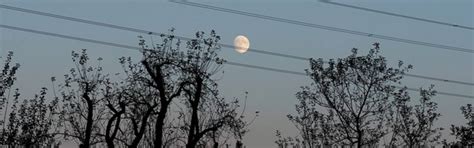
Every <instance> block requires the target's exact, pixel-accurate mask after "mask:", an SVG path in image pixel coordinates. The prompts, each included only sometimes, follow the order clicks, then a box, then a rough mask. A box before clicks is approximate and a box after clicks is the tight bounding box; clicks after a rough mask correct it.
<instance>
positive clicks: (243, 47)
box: [234, 35, 250, 53]
mask: <svg viewBox="0 0 474 148" xmlns="http://www.w3.org/2000/svg"><path fill="white" fill-rule="evenodd" d="M234 47H235V51H237V52H238V53H245V52H247V50H249V47H250V42H249V39H247V37H245V36H243V35H238V36H237V37H235V39H234Z"/></svg>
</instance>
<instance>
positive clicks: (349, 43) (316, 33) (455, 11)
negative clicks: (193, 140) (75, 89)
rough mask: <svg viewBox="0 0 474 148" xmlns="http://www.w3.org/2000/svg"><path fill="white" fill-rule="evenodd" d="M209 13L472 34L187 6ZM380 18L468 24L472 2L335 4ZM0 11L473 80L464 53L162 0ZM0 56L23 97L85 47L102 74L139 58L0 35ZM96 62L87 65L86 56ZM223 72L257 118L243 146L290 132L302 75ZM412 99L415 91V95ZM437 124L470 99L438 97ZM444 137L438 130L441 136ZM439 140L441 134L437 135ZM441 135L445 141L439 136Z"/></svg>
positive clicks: (314, 10)
mask: <svg viewBox="0 0 474 148" xmlns="http://www.w3.org/2000/svg"><path fill="white" fill-rule="evenodd" d="M193 2H200V3H205V4H209V5H213V6H220V7H225V8H231V9H237V10H241V11H247V12H253V13H259V14H264V15H270V16H275V17H282V18H287V19H293V20H299V21H305V22H309V23H316V24H321V25H327V26H333V27H339V28H345V29H351V30H357V31H362V32H370V33H374V34H381V35H387V36H393V37H399V38H407V39H412V40H418V41H425V42H431V43H437V44H444V45H450V46H456V47H463V48H468V49H473V48H474V45H473V41H474V37H473V32H474V31H470V30H466V29H459V28H453V27H449V26H442V25H437V24H430V23H426V22H419V21H413V20H408V19H404V18H397V17H392V16H386V15H382V14H375V13H371V12H365V11H360V10H354V9H348V8H344V7H339V6H334V5H329V4H325V3H321V2H318V1H317V0H291V1H290V0H286V1H283V0H259V1H256V0H238V1H237V0H205V1H193ZM337 2H341V3H345V4H352V5H357V6H361V7H368V8H373V9H378V10H384V11H388V12H394V13H400V14H405V15H410V16H416V17H422V18H428V19H433V20H439V21H443V22H450V23H455V24H461V25H465V26H474V22H473V21H474V19H473V18H474V9H473V7H474V4H473V1H472V0H449V1H446V0H396V1H394V0H393V1H388V0H358V2H357V3H356V2H355V1H337ZM0 3H2V4H5V5H10V6H16V7H21V8H27V9H33V10H37V11H44V12H49V13H55V14H60V15H66V16H71V17H77V18H83V19H89V20H95V21H99V22H106V23H110V24H117V25H121V26H128V27H134V28H140V29H145V30H150V31H155V32H165V33H166V32H167V30H168V29H169V28H171V27H174V28H176V34H177V35H180V36H186V37H193V35H194V33H195V32H196V31H200V30H202V31H206V32H209V31H210V30H211V29H215V30H216V31H217V33H218V34H219V35H221V36H222V37H223V40H222V42H221V43H224V44H232V42H233V38H234V37H235V36H237V35H245V36H247V37H248V38H249V40H250V44H251V45H250V46H251V48H255V49H261V50H268V51H274V52H279V53H285V54H291V55H298V56H309V57H314V58H324V59H328V58H337V57H344V56H347V55H349V54H350V49H351V48H353V47H356V48H359V49H360V51H361V52H362V53H364V54H365V53H367V51H368V49H369V48H370V47H371V44H372V43H373V42H380V43H381V50H382V54H383V55H384V56H386V57H387V58H388V60H389V61H390V63H392V64H395V63H397V62H398V60H402V61H404V62H405V63H409V64H412V65H414V70H412V71H411V72H410V73H413V74H419V75H426V76H432V77H439V78H445V79H452V80H459V81H465V82H474V77H473V75H474V74H473V73H474V64H473V63H474V58H473V54H472V53H465V52H456V51H448V50H444V49H438V48H432V47H425V46H419V45H411V44H405V43H399V42H393V41H387V40H380V39H374V38H367V37H362V36H356V35H350V34H344V33H338V32H332V31H327V30H320V29H315V28H308V27H302V26H297V25H292V24H285V23H280V22H273V21H268V20H262V19H257V18H251V17H246V16H239V15H235V14H229V13H222V12H216V11H212V10H207V9H202V8H196V7H191V6H185V5H180V4H176V3H170V2H167V1H165V0H160V1H156V0H146V1H144V0H142V1H131V0H103V1H100V2H96V1H93V0H86V1H81V2H77V1H63V0H43V1H42V2H38V1H36V0H22V1H18V0H7V1H2V2H0ZM0 18H1V20H0V23H1V24H5V25H11V26H18V27H24V28H31V29H36V30H42V31H48V32H54V33H59V34H65V35H71V36H77V37H84V38H91V39H97V40H102V41H108V42H114V43H120V44H126V45H131V46H137V45H138V39H137V36H138V35H142V34H137V33H134V32H127V31H122V30H116V29H111V28H105V27H100V26H92V25H87V24H81V23H77V22H70V21H65V20H58V19H53V18H48V17H43V16H37V15H32V14H26V13H20V12H15V11H10V10H5V9H0ZM0 34H1V36H0V45H1V46H0V50H2V51H1V53H2V55H5V53H6V52H7V51H8V50H12V51H14V52H15V61H17V62H19V63H20V64H21V68H20V72H19V73H18V78H19V80H18V82H17V84H16V87H18V88H20V89H21V93H22V96H23V97H29V96H33V94H34V93H35V92H38V91H39V90H40V88H41V87H42V86H46V87H50V86H51V83H50V77H51V76H56V77H58V78H62V76H63V75H64V74H66V73H68V71H69V69H70V68H71V66H72V61H71V57H70V55H71V50H79V49H83V48H85V49H89V54H90V55H91V56H92V57H95V58H97V57H99V56H100V57H103V58H104V61H103V62H104V63H103V65H104V67H105V70H106V71H108V72H110V73H115V72H120V71H121V67H120V65H119V64H118V58H119V57H121V56H131V57H133V58H134V59H135V61H138V60H139V59H140V53H138V52H137V51H134V50H127V49H122V48H116V47H110V46H104V45H98V44H92V43H86V42H80V41H74V40H68V39H61V38H56V37H49V36H43V35H37V34H31V33H25V32H20V31H14V30H8V29H2V28H0ZM221 56H222V57H224V58H225V59H228V60H230V61H234V62H241V63H246V64H253V65H261V66H268V67H274V68H280V69H287V70H293V71H301V72H303V70H304V69H305V68H307V67H308V63H307V62H303V61H298V60H293V59H286V58H281V57H272V56H268V55H262V54H257V53H252V52H248V53H246V54H243V55H241V54H238V53H236V52H235V51H234V50H233V49H228V48H223V49H222V52H221ZM93 59H94V58H93ZM224 71H225V74H224V75H223V77H222V79H221V80H220V81H219V84H220V88H221V91H222V94H223V95H224V96H226V97H229V98H230V97H242V96H243V94H244V92H245V91H248V92H249V95H248V96H249V100H248V102H247V109H248V110H247V111H248V112H249V114H251V113H252V112H254V111H255V110H259V111H260V112H261V113H260V117H259V118H258V119H257V120H256V121H255V123H254V124H253V125H252V126H251V127H250V132H249V133H248V135H246V136H245V137H244V143H245V145H247V147H248V148H267V147H275V146H276V145H275V143H274V141H275V130H281V131H282V132H283V133H284V134H285V135H288V136H292V135H295V134H296V133H297V131H296V130H295V128H294V126H293V125H292V124H291V123H290V122H289V121H288V120H287V118H286V115H287V114H289V113H294V104H295V103H296V99H295V97H294V94H295V93H296V92H297V91H298V90H299V87H300V86H302V85H307V84H309V83H310V79H309V78H307V77H302V76H296V75H289V74H282V73H275V72H269V71H262V70H255V69H247V68H242V67H235V66H231V65H225V67H224ZM404 84H406V85H407V86H409V87H413V88H418V87H428V86H429V85H430V84H435V85H436V87H435V88H436V89H437V90H439V91H444V92H450V93H458V94H464V95H471V96H472V95H474V87H472V86H465V85H456V84H450V83H442V82H435V81H429V80H424V79H415V78H410V77H406V78H405V79H404ZM413 94H416V93H413ZM434 100H435V101H436V102H437V103H438V104H439V105H438V106H439V111H440V112H441V114H442V117H441V118H440V119H439V121H438V123H437V126H441V127H445V128H448V126H449V125H450V124H456V125H458V124H464V123H465V122H466V121H465V120H464V118H463V117H462V115H461V114H460V111H459V107H460V106H461V105H464V104H467V103H474V100H473V99H468V98H459V97H450V96H443V95H438V96H436V97H435V98H434ZM445 133H446V132H445ZM444 135H445V136H446V135H447V134H444ZM446 138H449V136H446Z"/></svg>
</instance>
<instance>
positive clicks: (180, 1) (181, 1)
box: [170, 0, 474, 54]
mask: <svg viewBox="0 0 474 148" xmlns="http://www.w3.org/2000/svg"><path fill="white" fill-rule="evenodd" d="M170 2H173V3H176V4H182V5H187V6H192V7H199V8H204V9H209V10H214V11H220V12H225V13H232V14H237V15H242V16H248V17H253V18H258V19H264V20H270V21H276V22H282V23H288V24H293V25H298V26H304V27H310V28H317V29H323V30H328V31H334V32H340V33H347V34H352V35H358V36H365V37H371V38H377V39H384V40H390V41H395V42H400V43H407V44H413V45H421V46H427V47H434V48H438V49H445V50H450V51H457V52H465V53H471V54H472V53H474V50H472V49H468V48H463V47H455V46H449V45H442V44H436V43H429V42H423V41H417V40H411V39H405V38H399V37H392V36H386V35H380V34H375V33H368V32H362V31H356V30H350V29H343V28H337V27H332V26H327V25H320V24H314V23H308V22H303V21H297V20H291V19H286V18H280V17H274V16H269V15H262V14H257V13H251V12H246V11H240V10H235V9H229V8H223V7H217V6H211V5H206V4H201V3H195V2H189V1H187V0H170Z"/></svg>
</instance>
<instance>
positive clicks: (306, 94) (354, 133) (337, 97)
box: [299, 43, 411, 147]
mask: <svg viewBox="0 0 474 148" xmlns="http://www.w3.org/2000/svg"><path fill="white" fill-rule="evenodd" d="M373 45H374V48H373V49H370V52H369V53H368V54H367V55H365V56H359V55H358V54H357V49H355V48H354V49H353V50H352V55H350V56H348V57H346V58H340V59H337V60H332V59H331V60H329V62H327V63H325V62H323V60H322V59H319V60H314V59H311V60H310V69H309V70H308V71H307V73H308V75H309V77H310V78H311V79H312V80H313V83H312V84H311V87H309V86H305V87H303V88H302V90H301V91H300V92H299V93H300V94H301V95H302V96H301V97H303V98H305V99H308V100H310V101H312V102H314V104H316V105H318V106H321V107H325V108H327V109H329V110H332V111H334V113H335V115H336V117H337V122H338V123H339V124H341V131H342V133H343V137H344V139H345V142H346V143H347V142H348V143H350V144H352V145H356V146H357V147H362V146H369V145H373V144H376V143H378V141H379V139H380V138H381V137H383V136H384V135H385V134H386V131H385V130H383V125H384V121H385V120H386V119H385V114H386V112H387V109H388V108H389V107H390V103H389V98H391V97H393V93H394V92H395V91H396V86H395V84H398V83H400V79H402V77H403V74H404V73H405V71H407V70H408V69H410V68H411V65H409V66H408V67H402V66H403V63H402V62H399V65H398V68H392V67H388V66H387V62H386V59H385V58H384V57H383V56H381V55H379V53H380V48H379V44H378V43H375V44H373Z"/></svg>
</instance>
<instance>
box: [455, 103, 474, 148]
mask: <svg viewBox="0 0 474 148" xmlns="http://www.w3.org/2000/svg"><path fill="white" fill-rule="evenodd" d="M461 112H462V114H463V115H464V118H466V120H467V121H468V122H467V125H466V126H455V125H451V134H452V135H454V136H456V139H457V140H459V141H458V143H459V144H461V145H462V146H474V109H473V107H472V104H467V105H466V106H461Z"/></svg>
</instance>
